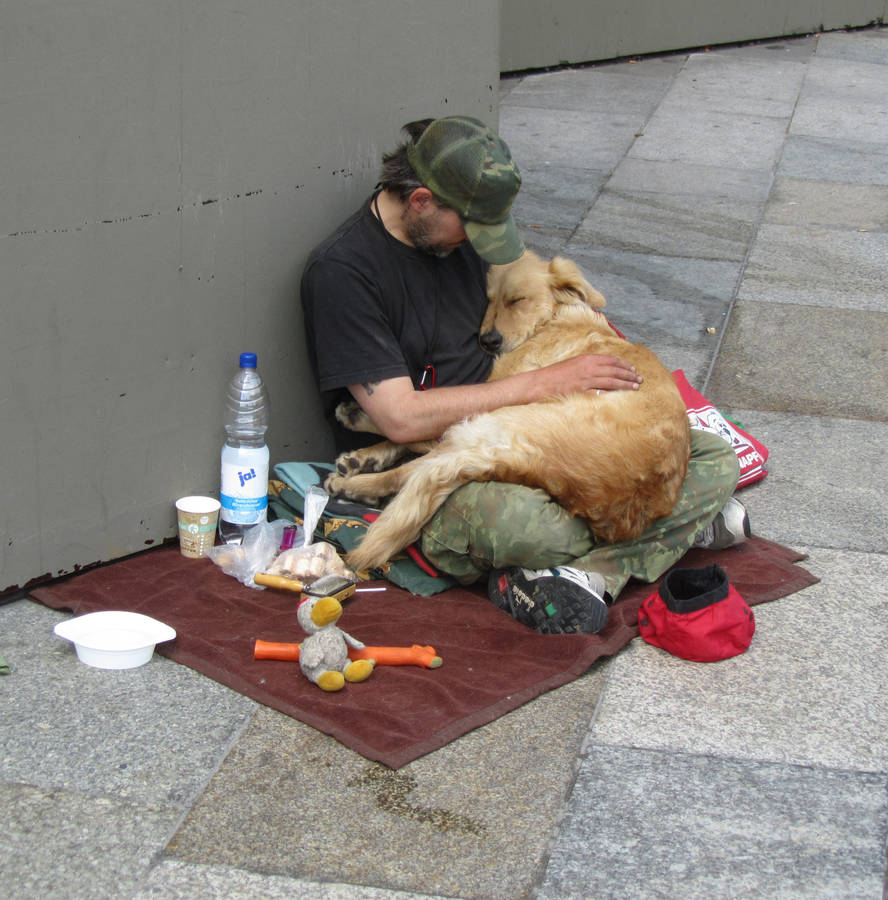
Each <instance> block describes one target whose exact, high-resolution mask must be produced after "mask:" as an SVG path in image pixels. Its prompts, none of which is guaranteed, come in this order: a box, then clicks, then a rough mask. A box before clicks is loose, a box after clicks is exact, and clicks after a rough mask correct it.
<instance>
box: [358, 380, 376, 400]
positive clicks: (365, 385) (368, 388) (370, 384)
mask: <svg viewBox="0 0 888 900" xmlns="http://www.w3.org/2000/svg"><path fill="white" fill-rule="evenodd" d="M380 383H381V382H379V381H365V382H364V383H363V384H362V385H361V387H362V388H363V389H364V390H365V391H366V392H367V396H368V397H370V396H372V395H373V389H374V388H375V387H377V386H378V385H379V384H380Z"/></svg>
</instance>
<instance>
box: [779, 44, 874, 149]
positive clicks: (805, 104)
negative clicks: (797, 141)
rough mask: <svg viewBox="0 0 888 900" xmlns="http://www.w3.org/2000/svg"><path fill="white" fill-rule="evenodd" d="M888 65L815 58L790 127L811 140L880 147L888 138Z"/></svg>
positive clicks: (794, 131) (792, 130) (809, 68)
mask: <svg viewBox="0 0 888 900" xmlns="http://www.w3.org/2000/svg"><path fill="white" fill-rule="evenodd" d="M886 95H888V65H875V64H872V63H866V62H856V61H848V60H842V59H829V58H821V57H819V56H815V57H814V59H812V60H811V63H810V64H809V67H808V74H807V76H806V78H805V84H804V87H803V89H802V93H801V96H800V97H799V102H798V106H797V107H796V111H795V114H794V115H793V118H792V124H791V126H790V133H791V134H794V135H796V134H804V135H807V136H809V137H827V138H829V137H835V136H836V135H844V136H845V139H846V140H847V141H849V142H855V141H863V142H867V143H878V142H879V141H883V142H884V141H885V138H886V134H888V118H886V111H885V96H886Z"/></svg>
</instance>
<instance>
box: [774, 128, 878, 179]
mask: <svg viewBox="0 0 888 900" xmlns="http://www.w3.org/2000/svg"><path fill="white" fill-rule="evenodd" d="M777 171H778V174H780V175H785V176H789V177H791V178H807V179H810V180H812V181H818V180H820V181H841V182H845V183H848V184H861V185H886V184H888V147H886V144H885V141H884V140H880V141H871V142H863V141H858V140H854V141H849V140H848V139H847V138H841V137H820V138H816V137H806V136H805V135H795V134H791V135H789V138H788V139H787V141H786V145H785V146H784V148H783V156H782V157H781V158H780V165H779V166H778V169H777Z"/></svg>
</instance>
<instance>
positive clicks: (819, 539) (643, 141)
mask: <svg viewBox="0 0 888 900" xmlns="http://www.w3.org/2000/svg"><path fill="white" fill-rule="evenodd" d="M502 95H503V96H502V108H501V118H500V123H501V124H500V130H501V132H502V134H503V136H504V137H505V138H506V140H507V141H508V142H509V144H510V145H511V147H512V149H513V152H514V154H515V156H516V158H517V159H518V161H519V164H520V165H521V168H522V172H523V175H524V188H523V190H522V194H521V195H520V197H519V201H518V203H517V204H516V213H517V216H518V218H519V221H520V223H521V225H522V227H523V229H524V232H525V235H526V238H527V241H528V243H529V245H530V246H531V247H532V248H534V249H536V250H538V251H540V252H541V253H543V254H546V255H551V254H554V253H563V254H564V255H567V256H570V257H572V258H573V259H575V260H576V261H577V262H579V263H580V264H581V265H582V267H583V268H584V270H585V271H586V272H587V274H588V275H589V277H590V279H591V280H592V281H593V283H594V284H595V285H596V286H597V287H598V288H599V289H600V290H601V291H602V292H603V293H604V294H605V296H606V297H607V298H608V302H609V315H610V317H611V318H612V319H613V320H614V321H615V322H616V323H617V324H618V325H619V326H620V327H621V328H622V329H623V330H624V331H625V332H626V333H627V335H628V336H629V337H630V338H631V339H635V340H642V341H644V342H646V343H648V344H650V345H651V346H652V347H653V348H654V349H656V350H657V351H658V352H659V353H660V354H661V356H662V358H663V359H664V361H665V362H666V364H667V365H669V366H671V367H672V368H682V369H684V371H685V372H686V374H687V376H688V379H689V380H690V381H691V383H692V384H694V385H695V386H696V387H698V388H699V389H701V390H703V391H704V392H705V393H706V394H707V395H708V396H709V397H710V399H712V400H713V401H714V402H715V403H717V404H718V405H719V406H720V407H721V408H722V409H725V410H728V411H730V412H731V413H732V414H733V415H735V417H737V418H739V419H740V420H741V421H742V422H743V423H744V424H745V426H746V427H747V429H748V430H750V431H751V432H752V433H753V434H754V435H756V436H757V437H758V438H760V439H761V440H762V441H763V442H764V443H765V444H767V445H768V446H769V447H770V450H771V459H770V462H769V466H768V468H769V471H770V475H769V477H768V478H767V479H765V481H764V482H761V483H760V484H758V485H754V486H752V487H750V488H748V489H746V490H744V491H743V492H742V495H741V498H742V499H743V501H744V502H745V503H746V504H747V506H748V508H749V510H750V516H751V519H752V524H753V530H754V531H755V532H756V533H757V534H759V535H761V536H763V537H766V538H769V539H772V540H776V541H778V542H781V543H783V544H787V545H789V546H791V547H793V548H795V549H798V550H801V551H803V552H805V553H807V554H809V559H808V560H806V561H805V562H804V563H803V564H802V565H804V566H805V567H806V568H808V569H809V570H810V571H812V572H813V573H814V574H815V575H817V576H819V577H820V578H821V583H820V584H818V585H815V586H814V587H811V588H808V589H806V590H804V591H802V592H800V593H797V594H795V595H793V596H791V597H788V598H785V599H782V600H779V601H777V602H775V603H771V604H765V605H762V606H759V607H757V608H756V620H757V625H758V628H757V632H756V636H755V639H754V641H753V644H752V647H751V648H750V649H749V651H748V652H747V653H745V654H743V655H741V656H739V657H736V658H734V659H731V660H728V661H725V662H722V663H718V664H712V665H705V664H695V663H688V662H685V661H682V660H679V659H677V658H674V657H671V656H669V655H668V654H666V653H664V652H662V651H660V650H657V649H655V648H653V647H651V646H649V645H647V644H644V643H643V642H641V641H634V642H633V643H632V644H631V645H630V646H629V647H627V648H626V649H625V650H623V651H622V652H621V653H620V654H618V656H616V657H615V658H613V659H611V660H605V661H603V662H601V663H599V664H596V665H595V666H594V667H593V668H592V669H591V670H590V671H589V672H588V673H587V674H586V675H584V676H583V677H582V678H580V679H578V680H577V681H576V682H574V683H572V684H570V685H567V686H565V687H563V688H560V689H558V690H556V691H553V692H551V693H549V694H546V695H544V696H543V697H541V698H539V699H537V700H536V701H534V702H532V703H530V704H527V705H526V706H524V707H522V708H521V709H519V710H517V711H515V712H514V713H512V714H510V715H508V716H505V717H503V718H502V719H499V720H498V721H496V722H494V723H492V724H491V725H488V726H486V727H484V728H481V729H478V730H477V731H475V732H473V733H471V734H469V735H467V736H465V737H463V738H462V739H460V740H458V741H456V742H454V743H452V744H450V745H449V746H447V747H444V748H443V749H441V750H439V751H438V752H436V753H434V754H431V755H430V756H427V757H425V758H423V759H420V760H417V761H416V762H414V763H412V764H410V765H408V766H406V767H405V768H404V769H401V770H399V771H397V772H390V771H389V770H386V769H383V768H381V767H379V766H376V765H373V764H370V763H368V761H367V760H365V759H363V758H361V757H359V756H357V755H355V754H354V753H352V752H351V751H348V750H346V749H345V748H343V747H342V746H341V745H339V744H338V743H337V742H335V741H334V740H332V739H331V738H328V737H326V736H324V735H322V734H320V733H318V732H316V731H314V730H313V729H311V728H309V727H307V726H305V725H302V724H301V723H299V722H296V721H294V720H292V719H289V718H287V717H286V716H283V715H280V714H278V713H276V712H274V711H272V710H270V709H268V708H265V707H261V706H258V705H257V704H255V703H254V702H252V701H250V700H248V699H246V698H244V697H242V696H240V695H238V694H236V693H234V692H232V691H230V690H228V689H227V688H224V687H222V686H220V685H218V684H216V683H215V682H213V681H210V680H208V679H206V678H204V677H202V676H200V675H198V674H196V673H195V672H193V671H191V670H189V669H187V668H184V667H182V666H178V665H176V664H174V663H172V662H170V661H169V660H166V659H164V658H162V657H160V656H157V655H155V657H154V659H153V660H152V661H151V663H150V664H149V665H147V666H144V667H142V668H141V669H136V670H131V671H128V672H117V673H115V672H107V671H102V670H96V669H91V668H89V667H87V666H83V665H82V664H80V663H78V662H77V660H76V658H75V656H74V654H73V651H72V649H71V647H70V645H68V644H67V643H65V642H62V641H59V640H58V639H57V638H55V637H54V636H53V634H52V626H53V624H54V623H55V622H57V621H59V620H60V619H62V618H64V616H63V615H61V614H59V613H56V612H54V611H52V610H49V609H46V608H44V607H42V606H40V605H38V604H36V603H33V602H31V601H29V600H20V601H17V602H15V603H11V604H8V605H6V606H3V607H0V652H2V653H3V654H4V655H5V657H6V659H7V661H8V662H9V664H10V666H11V667H12V674H11V675H10V676H8V677H4V678H0V695H2V706H3V719H2V724H0V741H2V753H0V808H2V809H3V811H4V821H3V829H2V831H3V834H2V838H0V894H3V895H5V896H10V897H11V896H15V897H21V898H48V897H59V898H71V897H77V898H81V897H83V898H88V897H95V898H127V900H128V898H149V897H151V898H176V897H189V898H190V897H195V898H215V897H226V898H255V897H268V898H278V897H279V898H292V897H311V898H335V897H349V898H352V897H357V898H365V897H366V898H395V897H408V896H440V897H459V898H518V897H533V898H546V900H548V898H552V900H555V898H558V900H562V898H605V897H614V898H647V897H651V898H653V897H661V898H662V897H667V898H682V900H684V898H734V897H738V896H746V897H810V898H835V897H854V898H879V897H881V896H882V893H883V888H884V883H885V882H884V879H885V871H886V837H888V743H886V740H885V735H886V734H888V689H886V685H888V654H886V643H888V642H886V636H888V635H886V631H888V628H886V621H888V609H886V606H888V554H886V551H888V537H886V534H888V527H886V526H888V521H886V518H888V517H886V509H888V463H886V454H885V448H886V446H888V427H886V420H888V29H886V28H881V29H874V30H864V31H856V32H852V33H831V34H825V35H819V36H811V37H807V38H801V39H793V40H786V41H775V42H771V43H766V44H761V45H752V46H747V47H738V48H729V49H720V50H715V51H713V52H709V53H694V54H685V55H676V56H668V57H663V58H656V59H644V60H639V61H625V62H620V63H616V64H610V65H601V66H595V67H590V68H585V69H584V68H580V69H572V70H565V71H553V72H548V73H540V74H531V75H527V76H524V77H515V78H508V79H504V81H503V84H502ZM429 810H435V811H436V814H435V815H434V816H429V815H424V813H427V812H428V811H429Z"/></svg>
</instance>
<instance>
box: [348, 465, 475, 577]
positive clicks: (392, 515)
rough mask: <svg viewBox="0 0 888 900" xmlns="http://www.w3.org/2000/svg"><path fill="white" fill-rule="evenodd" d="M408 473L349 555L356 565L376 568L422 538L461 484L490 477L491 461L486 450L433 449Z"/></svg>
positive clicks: (352, 564)
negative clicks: (471, 454)
mask: <svg viewBox="0 0 888 900" xmlns="http://www.w3.org/2000/svg"><path fill="white" fill-rule="evenodd" d="M411 466H412V467H413V469H412V471H411V473H410V475H409V477H408V478H407V480H406V481H405V482H404V484H403V486H402V487H401V489H400V490H399V491H398V493H397V494H396V495H395V497H394V499H392V500H391V502H390V503H389V504H388V505H387V506H386V507H385V509H384V510H383V511H382V513H381V514H380V516H379V518H378V519H377V520H376V521H375V522H374V523H373V524H372V525H371V526H370V528H369V529H368V530H367V533H366V534H365V535H364V537H363V539H362V540H361V543H360V544H358V546H357V547H355V548H354V549H353V550H352V551H351V552H350V553H349V554H348V556H347V562H348V564H349V565H350V566H351V567H352V568H354V569H356V570H361V569H373V568H377V567H378V566H381V565H383V564H384V563H386V562H387V561H388V560H389V559H391V557H392V556H393V555H394V554H396V553H397V552H398V551H400V550H402V549H403V548H404V547H406V546H408V545H409V544H412V543H413V542H414V541H415V540H417V538H419V536H420V534H421V532H422V526H423V525H425V523H426V522H428V520H429V519H431V517H432V516H433V515H434V514H435V513H436V512H437V511H438V509H439V508H440V507H441V505H442V504H443V503H444V501H445V500H446V499H447V498H448V497H449V496H450V494H452V493H453V491H455V490H456V488H458V487H459V486H460V485H462V484H466V483H467V482H469V481H487V480H489V479H490V476H491V471H492V462H491V461H490V459H489V458H488V457H487V456H486V455H485V454H478V455H476V456H475V458H474V459H471V458H470V457H469V455H468V454H466V453H465V452H461V451H459V450H455V451H445V452H439V453H436V452H432V453H430V454H428V455H427V456H425V457H422V458H420V459H417V460H414V461H413V463H411Z"/></svg>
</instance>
